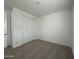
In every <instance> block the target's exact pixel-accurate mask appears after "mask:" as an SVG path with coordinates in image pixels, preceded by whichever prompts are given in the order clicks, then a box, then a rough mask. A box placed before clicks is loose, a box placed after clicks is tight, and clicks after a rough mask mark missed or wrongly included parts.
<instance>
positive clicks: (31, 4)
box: [4, 0, 74, 59]
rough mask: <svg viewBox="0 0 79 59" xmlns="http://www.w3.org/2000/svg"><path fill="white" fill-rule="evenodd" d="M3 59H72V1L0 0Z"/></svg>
mask: <svg viewBox="0 0 79 59" xmlns="http://www.w3.org/2000/svg"><path fill="white" fill-rule="evenodd" d="M4 59H74V0H4Z"/></svg>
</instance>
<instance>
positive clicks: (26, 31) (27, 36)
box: [22, 16, 33, 43]
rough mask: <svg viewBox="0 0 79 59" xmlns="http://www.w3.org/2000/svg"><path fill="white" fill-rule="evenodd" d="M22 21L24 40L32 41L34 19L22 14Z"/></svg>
mask: <svg viewBox="0 0 79 59" xmlns="http://www.w3.org/2000/svg"><path fill="white" fill-rule="evenodd" d="M22 23H23V25H22V26H23V28H22V31H23V41H24V43H26V42H29V41H31V40H32V39H33V38H32V29H31V28H32V20H31V19H30V18H28V17H27V16H22Z"/></svg>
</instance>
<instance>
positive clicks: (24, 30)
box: [11, 8, 36, 48]
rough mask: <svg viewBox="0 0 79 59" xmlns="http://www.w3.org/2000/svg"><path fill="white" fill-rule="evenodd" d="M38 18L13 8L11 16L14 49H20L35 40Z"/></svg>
mask: <svg viewBox="0 0 79 59" xmlns="http://www.w3.org/2000/svg"><path fill="white" fill-rule="evenodd" d="M35 20H36V17H35V16H32V15H30V14H28V13H26V12H24V11H22V10H19V9H16V8H13V10H12V14H11V29H12V47H13V48H15V47H18V46H20V45H22V44H24V43H26V42H29V41H31V40H33V39H34V38H35V34H36V32H35V31H34V30H35V29H36V28H35V27H36V26H35V24H36V22H35Z"/></svg>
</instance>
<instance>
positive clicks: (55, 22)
mask: <svg viewBox="0 0 79 59" xmlns="http://www.w3.org/2000/svg"><path fill="white" fill-rule="evenodd" d="M40 27H41V30H40V35H39V36H40V38H41V39H42V40H46V41H49V42H53V43H57V44H62V45H66V46H71V40H72V10H71V9H69V10H65V11H61V12H57V13H53V14H49V15H46V16H43V17H41V18H40Z"/></svg>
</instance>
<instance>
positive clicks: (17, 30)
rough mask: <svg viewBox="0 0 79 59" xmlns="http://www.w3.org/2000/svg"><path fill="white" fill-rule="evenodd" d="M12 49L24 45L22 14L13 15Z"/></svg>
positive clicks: (14, 13)
mask: <svg viewBox="0 0 79 59" xmlns="http://www.w3.org/2000/svg"><path fill="white" fill-rule="evenodd" d="M11 23H12V47H13V48H15V47H18V46H20V45H22V19H21V14H20V13H18V12H13V14H12V21H11Z"/></svg>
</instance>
